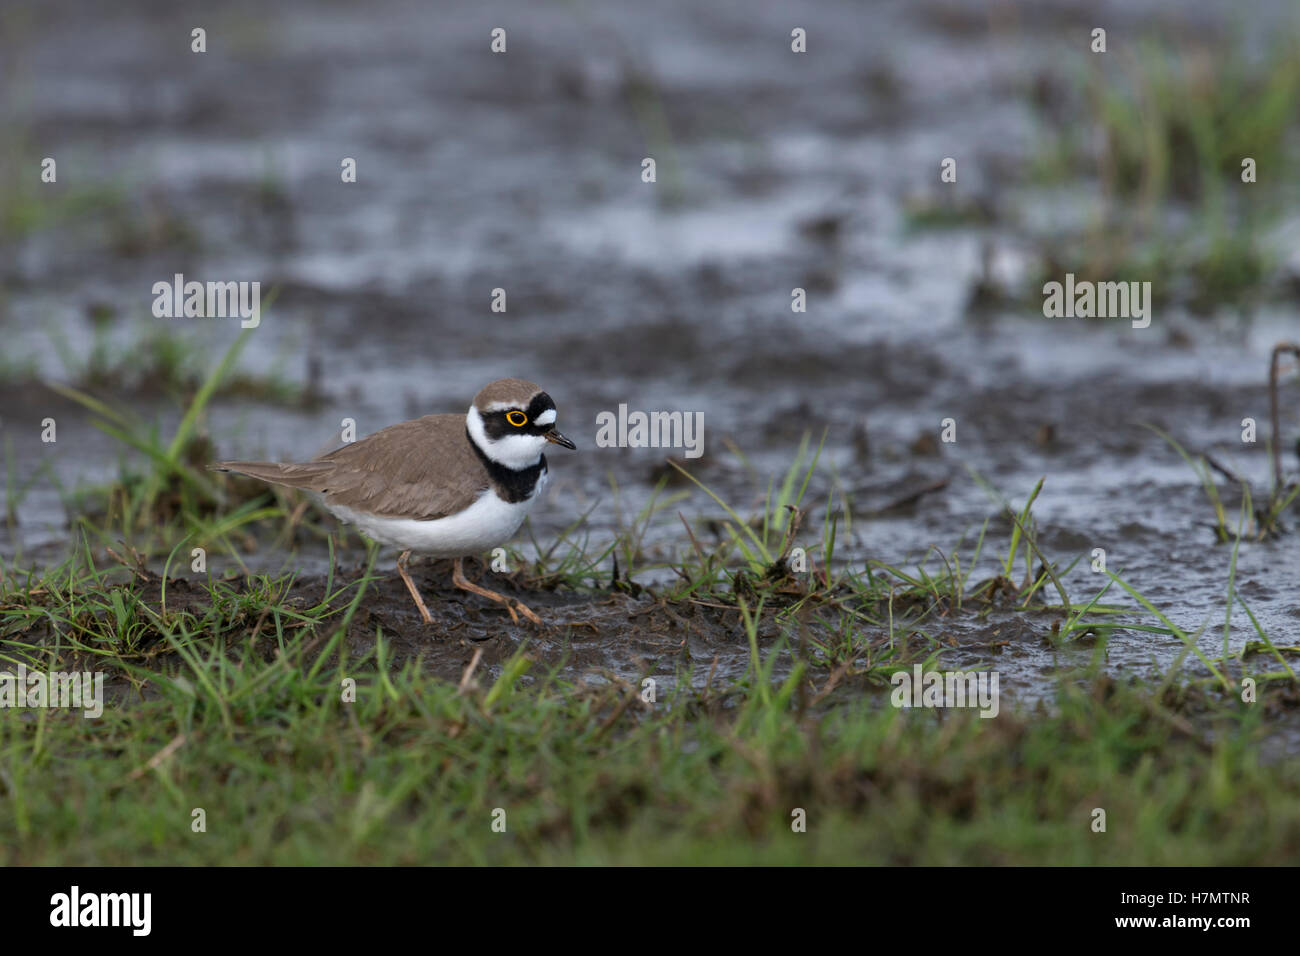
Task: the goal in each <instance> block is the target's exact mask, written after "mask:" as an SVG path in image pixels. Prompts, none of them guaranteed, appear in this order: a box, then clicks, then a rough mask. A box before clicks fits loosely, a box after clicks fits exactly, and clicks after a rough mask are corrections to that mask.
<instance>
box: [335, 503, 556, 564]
mask: <svg viewBox="0 0 1300 956" xmlns="http://www.w3.org/2000/svg"><path fill="white" fill-rule="evenodd" d="M540 491H541V489H540V487H539V488H538V490H537V492H534V493H533V495H532V496H531V497H530V498H527V499H526V500H524V501H520V502H519V503H517V504H510V503H509V502H507V501H503V500H502V499H501V498H499V497H497V495H496V493H495V492H493V491H491V490H490V489H489V490H488V491H485V492H484V493H483V494H482V495H480V496H479V497H478V498H477V499H476V500H475V501H474V503H473V504H472V505H470V506H469V507H468V508H466V509H465V510H464V511H462V512H460V513H459V514H454V515H448V516H447V517H445V518H434V519H432V520H430V521H420V520H417V519H415V518H383V517H379V516H376V515H367V514H359V513H357V512H355V511H353V510H352V509H351V508H345V507H343V506H341V505H326V506H325V507H327V508H329V510H330V511H331V512H333V514H334V515H335V516H336V517H337V518H338V519H339V520H341V521H346V522H348V523H349V524H354V525H356V526H357V530H358V531H360V532H361V533H362V534H364V535H365V536H366V537H367V538H370V539H372V540H374V541H378V542H379V543H380V544H391V545H395V546H396V547H399V548H401V549H402V550H404V551H414V552H415V553H416V554H423V555H428V556H429V557H432V558H464V557H470V556H471V555H476V554H481V553H482V552H484V551H487V550H488V549H490V548H495V547H497V546H498V545H501V544H504V543H505V542H506V541H508V540H510V538H511V537H512V536H513V535H514V533H515V532H516V531H518V530H519V526H520V525H521V524H523V521H524V518H525V517H526V516H527V515H528V512H529V511H530V510H532V507H533V502H535V501H536V500H537V498H538V492H540Z"/></svg>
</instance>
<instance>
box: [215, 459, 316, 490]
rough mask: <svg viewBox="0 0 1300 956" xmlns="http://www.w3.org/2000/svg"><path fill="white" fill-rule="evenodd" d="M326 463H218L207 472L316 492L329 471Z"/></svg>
mask: <svg viewBox="0 0 1300 956" xmlns="http://www.w3.org/2000/svg"><path fill="white" fill-rule="evenodd" d="M330 467H331V466H330V464H329V463H328V462H315V461H309V462H304V463H303V464H300V465H281V464H278V463H277V462H274V461H219V462H216V463H215V464H211V465H209V466H208V470H209V471H233V472H234V473H235V474H237V475H247V476H248V477H249V478H256V479H257V480H258V481H267V482H270V483H271V484H273V485H284V486H285V487H288V488H303V489H306V490H308V491H316V490H318V488H317V485H318V484H319V482H320V479H321V477H322V475H323V473H325V472H327V471H329V469H330Z"/></svg>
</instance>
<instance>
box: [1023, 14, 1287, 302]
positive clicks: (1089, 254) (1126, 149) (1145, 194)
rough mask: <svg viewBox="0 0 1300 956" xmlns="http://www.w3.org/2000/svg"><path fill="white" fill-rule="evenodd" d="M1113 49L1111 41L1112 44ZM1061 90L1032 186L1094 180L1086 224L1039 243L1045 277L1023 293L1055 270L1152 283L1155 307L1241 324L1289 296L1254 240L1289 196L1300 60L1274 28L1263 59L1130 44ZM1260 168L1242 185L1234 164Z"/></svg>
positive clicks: (1094, 59)
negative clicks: (1249, 162)
mask: <svg viewBox="0 0 1300 956" xmlns="http://www.w3.org/2000/svg"><path fill="white" fill-rule="evenodd" d="M1113 42H1114V41H1113ZM1066 86H1067V87H1068V90H1069V91H1068V93H1066V94H1065V95H1064V96H1062V97H1061V98H1060V102H1059V103H1057V104H1055V105H1051V106H1049V105H1046V104H1040V105H1042V109H1041V111H1040V116H1041V119H1042V120H1043V130H1044V133H1043V137H1042V140H1043V141H1042V144H1041V145H1040V147H1039V151H1038V155H1037V157H1036V159H1035V160H1034V162H1033V172H1034V174H1035V176H1036V178H1037V180H1038V181H1039V182H1040V183H1042V184H1048V185H1051V186H1053V187H1060V188H1065V189H1077V183H1078V181H1079V178H1080V177H1086V179H1087V180H1088V181H1090V182H1095V183H1096V193H1097V196H1098V198H1097V202H1096V206H1095V208H1094V211H1093V213H1092V215H1091V218H1090V221H1089V223H1088V224H1087V226H1086V227H1085V228H1084V229H1082V230H1081V231H1078V232H1073V231H1072V232H1069V233H1067V234H1064V235H1062V234H1061V233H1060V231H1059V230H1057V231H1056V232H1054V233H1052V234H1050V235H1045V236H1043V237H1042V244H1043V246H1044V250H1045V251H1044V255H1043V263H1042V268H1041V269H1039V270H1035V271H1034V274H1033V275H1031V276H1029V277H1028V280H1027V284H1026V291H1025V292H1024V295H1023V297H1024V298H1025V300H1026V301H1034V300H1038V299H1040V297H1041V288H1042V284H1043V282H1045V281H1049V280H1059V279H1060V278H1061V275H1062V274H1063V273H1064V272H1067V271H1068V272H1073V273H1074V274H1075V275H1076V276H1078V277H1079V278H1080V279H1088V280H1093V281H1097V280H1122V281H1150V282H1151V283H1152V292H1153V295H1154V296H1155V298H1156V302H1157V304H1158V305H1162V306H1163V305H1164V304H1165V303H1167V302H1176V303H1177V304H1179V305H1183V306H1185V307H1186V308H1188V309H1189V310H1191V311H1192V312H1194V313H1198V314H1211V313H1214V312H1215V311H1217V310H1218V309H1220V308H1222V307H1233V308H1235V309H1237V310H1238V311H1239V312H1240V313H1242V314H1249V313H1250V311H1251V310H1252V309H1253V308H1254V307H1255V305H1256V304H1257V303H1259V302H1260V301H1261V300H1263V299H1264V298H1265V297H1266V296H1270V295H1271V296H1273V297H1285V295H1286V291H1285V288H1284V285H1283V284H1282V283H1280V282H1279V281H1278V279H1279V267H1280V265H1281V263H1282V260H1283V258H1284V256H1283V255H1282V254H1281V252H1280V251H1278V250H1275V249H1273V248H1271V247H1270V245H1269V244H1268V243H1267V242H1266V241H1262V237H1264V236H1267V235H1268V233H1269V231H1270V230H1271V229H1272V228H1273V227H1274V226H1275V225H1276V224H1277V223H1278V222H1279V221H1280V217H1281V215H1282V214H1283V213H1284V211H1285V210H1286V209H1287V208H1290V207H1291V206H1292V205H1293V203H1294V200H1295V198H1296V195H1297V193H1296V182H1297V177H1298V176H1300V154H1298V153H1297V139H1296V129H1297V126H1298V125H1300V108H1298V107H1297V103H1300V59H1297V57H1296V56H1295V40H1294V38H1292V37H1288V36H1287V35H1285V31H1279V33H1278V39H1277V42H1275V44H1274V46H1273V48H1272V49H1271V50H1270V51H1269V52H1268V54H1267V56H1265V57H1264V58H1263V59H1261V60H1260V61H1258V62H1256V61H1251V60H1248V59H1247V58H1246V56H1245V54H1244V53H1242V52H1241V46H1240V44H1230V43H1224V44H1221V45H1215V44H1210V45H1205V46H1201V45H1197V44H1191V43H1184V44H1179V43H1178V42H1176V41H1169V40H1165V39H1161V40H1150V39H1149V40H1140V41H1139V42H1137V44H1136V46H1134V45H1133V43H1131V42H1130V41H1129V40H1127V39H1126V40H1125V41H1124V42H1123V43H1122V44H1116V46H1115V49H1113V50H1112V51H1111V52H1109V53H1107V54H1104V55H1091V54H1090V55H1087V56H1085V57H1084V59H1083V62H1082V65H1080V66H1079V67H1078V68H1077V69H1076V70H1075V71H1074V75H1073V78H1072V80H1070V81H1067V83H1066ZM1247 157H1249V158H1251V159H1253V160H1254V161H1255V164H1256V177H1255V181H1253V182H1249V183H1247V182H1243V181H1242V172H1243V169H1242V161H1243V160H1244V159H1246V158H1247Z"/></svg>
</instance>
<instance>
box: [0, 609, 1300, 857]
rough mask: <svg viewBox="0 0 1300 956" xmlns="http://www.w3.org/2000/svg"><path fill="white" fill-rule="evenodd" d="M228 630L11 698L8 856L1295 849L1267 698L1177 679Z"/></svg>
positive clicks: (1285, 766)
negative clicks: (976, 702)
mask: <svg viewBox="0 0 1300 956" xmlns="http://www.w3.org/2000/svg"><path fill="white" fill-rule="evenodd" d="M359 593H360V592H359V591H358V595H359ZM275 600H276V598H275V589H274V588H270V589H268V590H265V591H263V592H261V594H260V595H259V596H257V597H256V598H255V599H254V603H257V602H265V603H274V601H275ZM237 603H238V602H237V601H235V602H234V603H229V604H227V605H225V606H224V609H223V610H222V611H221V612H220V615H221V616H223V617H225V618H226V620H227V621H229V620H230V619H232V616H233V615H237V614H238V613H240V609H239V608H237V607H236V606H235V605H236V604H237ZM349 606H352V607H354V606H355V604H352V605H349ZM124 608H125V610H124V611H123V612H122V616H123V618H124V619H125V620H127V621H129V620H130V619H131V618H132V617H133V615H134V614H136V613H137V612H136V610H135V608H136V606H135V605H131V604H130V603H127V604H125V605H124ZM252 609H253V608H251V607H250V608H244V609H243V610H244V611H245V612H247V611H251V610H252ZM306 616H310V612H309V613H308V614H307V615H306ZM173 623H175V624H176V625H177V628H178V630H175V631H172V632H171V633H172V634H173V635H176V634H178V633H183V632H184V631H186V630H188V628H185V627H181V623H180V619H179V618H178V619H177V620H176V621H174V622H173ZM199 623H200V622H193V624H192V625H191V627H193V626H197V625H198V624H199ZM202 623H203V624H204V625H205V626H207V625H212V624H213V623H214V622H212V621H207V622H202ZM155 626H156V622H155ZM105 627H106V628H107V631H111V632H113V634H114V636H115V639H116V640H117V642H118V644H119V649H118V650H117V651H116V652H115V653H116V654H117V655H118V659H119V660H121V661H126V659H128V658H131V657H132V656H133V655H138V654H139V653H140V652H141V649H142V648H141V645H140V643H139V637H138V635H137V634H134V633H132V632H131V630H130V628H129V626H125V625H120V624H115V623H113V622H112V621H109V622H105ZM219 635H220V631H219V630H216V629H214V630H213V631H211V632H199V631H197V630H195V631H192V632H191V633H189V634H188V635H186V636H183V637H180V638H178V640H180V641H183V642H186V648H187V649H186V651H185V652H184V653H181V652H180V651H179V649H178V650H177V652H176V653H175V654H174V655H171V657H170V660H171V664H172V666H169V667H164V668H159V667H158V666H157V662H153V661H145V660H141V661H140V662H139V663H128V664H127V669H128V671H129V672H130V673H131V674H132V675H133V676H134V678H135V679H137V680H139V682H140V691H141V692H143V695H144V697H145V698H146V699H143V700H141V699H139V697H140V694H138V693H136V692H132V693H131V698H132V699H131V700H129V701H128V702H125V703H124V704H123V705H122V706H111V705H110V706H109V707H108V708H107V709H106V711H105V714H104V717H103V718H102V719H99V720H86V719H83V718H81V717H80V716H79V715H75V714H70V713H67V712H63V711H53V710H50V711H44V710H42V711H38V712H37V713H36V714H35V715H34V717H32V718H31V719H23V718H22V717H18V716H16V715H15V714H14V713H6V714H5V715H4V717H3V719H0V790H2V791H3V793H4V795H5V799H4V800H3V801H0V832H3V833H4V834H5V835H6V839H5V840H4V841H3V843H2V844H0V847H3V848H2V849H0V861H3V862H4V863H5V864H7V865H15V864H50V863H74V864H126V863H131V864H141V863H163V862H166V863H184V864H260V863H278V864H339V863H375V864H379V863H385V864H386V863H404V864H421V863H522V862H544V863H611V862H612V863H755V862H763V863H796V862H819V863H842V864H861V863H881V864H884V863H890V864H897V863H929V864H948V863H968V864H974V863H978V864H988V863H1053V864H1062V863H1064V864H1085V863H1086V864H1107V865H1117V864H1119V865H1123V864H1137V863H1143V864H1151V863H1180V864H1266V863H1285V862H1288V861H1290V860H1292V859H1294V855H1295V853H1296V852H1297V850H1300V799H1297V798H1298V797H1300V768H1297V766H1296V765H1295V763H1294V762H1293V761H1276V762H1265V761H1262V760H1261V759H1260V751H1259V749H1258V743H1259V741H1260V740H1261V739H1262V737H1263V736H1264V735H1265V733H1266V731H1267V729H1268V728H1267V727H1266V726H1264V720H1263V717H1262V713H1263V709H1262V707H1261V706H1250V705H1243V704H1241V703H1239V702H1237V701H1236V700H1235V699H1234V698H1233V697H1231V696H1227V695H1225V696H1218V695H1215V694H1214V693H1213V691H1205V690H1197V689H1191V688H1188V687H1186V686H1185V685H1182V684H1178V685H1176V686H1173V687H1163V688H1162V687H1156V686H1143V685H1140V684H1133V685H1121V684H1114V683H1112V682H1110V681H1108V680H1106V679H1104V678H1097V679H1091V680H1087V681H1081V680H1071V681H1063V682H1062V684H1061V686H1060V695H1059V697H1058V699H1057V700H1058V709H1057V711H1056V712H1054V713H1050V714H1049V713H1025V714H1011V713H1007V712H1004V713H1003V714H1002V715H1000V716H999V717H998V718H996V719H991V720H983V719H980V718H979V717H977V716H975V715H974V713H973V712H971V711H954V712H948V713H943V714H937V713H936V712H933V711H929V712H927V711H922V710H902V709H894V708H891V707H888V706H883V701H882V700H881V699H879V697H873V696H871V695H864V694H862V693H861V692H856V691H848V690H846V689H844V688H841V689H839V690H835V691H831V692H829V693H826V694H823V693H822V691H824V690H826V686H825V685H826V684H827V683H828V681H827V680H826V679H824V678H823V679H819V680H808V679H807V677H806V672H805V671H803V670H802V669H800V668H796V670H795V671H794V672H792V673H791V675H790V676H789V677H788V678H786V679H785V680H784V681H778V682H775V683H774V684H771V685H768V684H766V683H764V682H762V681H756V680H753V679H749V678H747V679H745V680H742V681H739V682H737V683H735V684H733V685H732V686H728V687H722V688H714V689H711V690H709V691H707V692H705V691H700V690H695V691H692V690H680V691H678V692H676V693H671V694H670V693H668V692H667V691H666V690H665V691H663V692H661V693H662V696H661V697H660V699H659V701H657V702H656V703H654V704H647V703H644V702H643V701H642V698H641V695H640V688H639V686H638V685H636V684H632V683H626V682H613V683H608V684H604V685H594V686H592V685H580V684H574V683H570V682H566V681H565V680H563V679H561V678H559V677H558V676H557V675H555V674H545V673H539V674H534V673H529V669H530V660H529V656H528V650H527V648H526V647H525V648H522V649H521V650H520V652H519V653H518V654H517V655H516V656H515V657H514V658H512V659H511V660H510V661H508V662H507V664H506V665H505V667H504V668H503V669H502V676H500V677H498V678H496V679H492V678H490V677H488V676H487V675H485V674H482V673H479V674H477V675H474V676H472V677H471V678H470V679H469V680H468V681H467V682H466V683H465V686H464V687H458V685H457V684H456V683H453V682H450V681H443V680H438V679H436V678H432V677H430V676H428V675H426V674H424V673H422V671H421V668H420V666H419V665H418V663H408V664H407V665H405V666H402V667H400V668H394V667H392V666H391V664H390V663H389V662H388V661H387V660H386V653H387V652H386V645H387V642H386V640H385V639H384V637H383V636H382V635H377V636H376V641H375V644H374V647H373V648H372V649H371V650H369V651H368V652H367V653H366V654H365V655H364V656H361V657H350V656H349V655H348V654H347V653H346V648H345V647H344V646H343V645H342V644H339V643H338V642H336V641H333V640H328V639H327V640H326V642H325V644H324V645H323V646H322V644H321V643H320V642H319V641H310V640H304V639H299V637H298V635H297V634H296V632H294V631H292V630H285V629H282V627H281V626H280V624H279V623H278V624H277V625H276V626H274V627H268V628H267V629H266V630H265V631H264V636H263V638H262V639H261V640H262V643H264V644H266V645H267V647H264V648H260V649H259V648H255V646H254V644H255V642H253V641H242V642H236V641H233V640H232V641H228V642H227V641H224V640H223V639H222V638H221V637H220V636H219ZM332 651H337V652H338V654H337V656H336V657H334V658H333V659H332V660H331V659H330V658H329V657H328V656H327V655H328V654H330V653H331V652H332ZM5 658H6V663H7V664H8V663H12V657H10V655H8V654H6V655H5ZM656 676H658V677H659V678H660V679H661V680H662V679H663V678H664V677H665V676H671V675H663V674H658V675H656ZM347 678H352V679H355V680H356V682H357V692H356V699H355V702H352V703H348V702H344V701H343V700H342V693H341V688H342V687H343V682H344V680H345V679H347ZM805 682H806V684H807V686H803V685H804V684H805ZM1192 724H1196V725H1197V727H1196V729H1194V730H1191V732H1189V729H1191V725H1192ZM1207 738H1208V742H1207ZM1098 807H1100V808H1102V809H1104V810H1105V811H1106V813H1107V831H1106V833H1094V832H1093V831H1092V829H1091V822H1092V819H1093V817H1092V813H1093V810H1094V808H1098ZM196 808H201V809H202V810H203V811H204V813H205V815H206V832H201V833H199V832H194V831H193V830H192V829H191V823H192V819H193V817H192V814H193V811H194V810H195V809H196ZM498 809H501V810H504V811H505V820H506V830H505V832H504V833H500V832H494V831H493V829H492V825H491V824H492V820H493V813H494V811H496V810H498ZM798 809H802V810H804V811H805V812H806V817H807V831H806V832H805V833H798V832H794V831H793V830H792V827H791V822H792V814H793V813H794V812H795V811H796V810H798Z"/></svg>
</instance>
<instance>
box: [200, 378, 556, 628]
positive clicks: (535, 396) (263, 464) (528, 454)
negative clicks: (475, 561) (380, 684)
mask: <svg viewBox="0 0 1300 956" xmlns="http://www.w3.org/2000/svg"><path fill="white" fill-rule="evenodd" d="M555 417H556V410H555V402H553V401H552V400H551V396H549V395H547V394H546V393H545V392H544V391H542V390H541V388H539V387H538V386H536V385H534V384H533V383H532V382H525V381H523V380H522V379H518V378H503V379H500V380H499V381H496V382H493V383H491V384H490V385H488V386H486V387H485V388H484V389H483V390H482V391H481V392H479V393H478V395H476V396H475V397H474V403H473V404H472V405H470V407H469V413H468V414H467V415H465V416H464V417H462V416H460V415H426V416H424V417H423V418H416V419H413V420H412V421H409V422H402V423H400V424H397V425H391V426H389V427H388V428H384V429H382V430H380V431H377V432H375V433H374V434H373V435H368V436H367V437H365V438H362V439H360V440H359V441H356V442H353V443H351V444H348V445H344V446H343V447H342V448H339V449H337V450H335V451H332V452H329V453H328V454H325V455H321V456H320V457H319V458H315V459H313V460H312V461H308V462H302V463H300V464H277V463H275V462H269V461H222V462H218V463H217V464H215V465H213V466H212V468H213V469H215V470H217V471H233V472H236V473H238V474H241V475H248V476H249V477H250V478H257V479H259V480H261V481H267V482H271V483H273V484H277V485H286V486H288V487H290V488H300V489H302V490H303V491H307V492H310V493H311V494H312V495H314V496H315V497H316V498H317V500H318V501H320V502H321V504H323V505H324V506H325V508H327V509H328V510H329V511H330V512H331V513H332V514H334V515H335V517H337V518H339V519H340V520H341V521H345V522H348V523H349V524H353V525H356V527H357V529H358V530H359V531H360V532H361V533H362V534H364V535H365V536H366V537H368V538H370V539H371V540H373V541H377V542H379V543H381V544H389V545H394V546H395V547H398V548H401V549H402V554H401V556H400V557H399V558H398V559H397V572H398V573H399V574H400V575H401V576H402V580H403V581H404V582H406V587H407V589H408V590H409V591H410V592H411V597H412V598H414V600H415V605H416V607H418V608H419V609H420V616H421V617H422V618H424V621H425V623H426V624H428V623H431V622H432V621H433V618H432V616H430V614H429V609H428V608H427V607H425V605H424V599H423V598H422V597H420V592H419V590H417V589H416V587H415V582H414V581H412V580H411V577H410V575H408V574H407V573H406V564H407V561H408V560H409V559H410V557H411V554H412V552H414V553H416V554H423V555H427V556H429V557H434V558H454V559H455V566H454V571H453V573H452V582H453V583H454V584H455V585H456V587H458V588H460V589H461V590H464V591H470V592H472V593H474V594H478V595H482V596H483V597H486V598H490V599H491V600H493V601H496V602H498V603H499V604H504V605H505V606H506V609H507V610H508V611H509V612H510V617H511V619H512V620H513V621H514V622H515V623H518V622H519V618H518V616H517V615H516V614H515V610H516V608H518V610H519V613H521V614H523V615H524V617H526V618H528V620H530V621H532V622H533V623H534V624H537V625H540V624H541V623H542V621H541V618H539V617H538V616H537V615H536V614H534V613H533V612H532V611H531V610H529V609H528V608H527V607H525V606H524V605H523V604H521V603H519V602H517V601H514V600H512V599H511V598H508V597H506V596H505V595H504V594H498V593H496V592H495V591H489V590H488V589H487V588H484V587H480V586H479V585H477V584H473V583H471V582H470V581H468V580H466V579H465V574H464V570H463V568H462V567H461V562H462V560H463V559H464V558H466V557H469V556H471V555H475V554H481V553H482V552H484V551H487V550H489V549H491V548H495V547H497V546H498V545H501V544H504V543H505V542H506V541H508V540H509V539H510V537H511V536H512V535H513V534H514V533H515V532H516V531H518V530H519V525H520V524H521V523H522V522H523V520H524V517H525V516H526V515H527V514H528V512H529V511H530V510H531V509H532V507H533V504H534V503H535V502H536V501H537V499H538V497H539V496H540V493H541V491H542V488H543V487H544V485H545V484H546V479H547V470H546V456H545V455H543V454H542V449H543V448H545V447H546V445H547V444H548V443H549V444H553V445H560V446H562V447H564V448H569V449H573V448H576V447H577V446H575V445H574V444H573V442H571V441H569V439H567V438H565V437H564V436H563V435H561V434H560V433H559V432H558V431H556V430H555Z"/></svg>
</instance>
